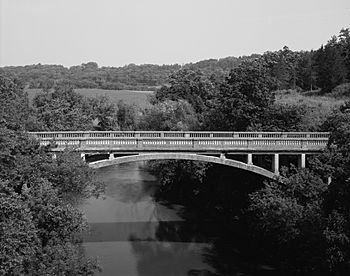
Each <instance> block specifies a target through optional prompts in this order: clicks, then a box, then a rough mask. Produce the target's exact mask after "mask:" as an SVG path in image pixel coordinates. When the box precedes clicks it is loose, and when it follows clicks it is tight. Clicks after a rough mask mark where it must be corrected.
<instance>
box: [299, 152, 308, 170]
mask: <svg viewBox="0 0 350 276" xmlns="http://www.w3.org/2000/svg"><path fill="white" fill-rule="evenodd" d="M305 167H306V155H305V153H302V154H300V156H299V158H298V168H299V169H304V168H305Z"/></svg>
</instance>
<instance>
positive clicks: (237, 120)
mask: <svg viewBox="0 0 350 276" xmlns="http://www.w3.org/2000/svg"><path fill="white" fill-rule="evenodd" d="M271 90H272V81H271V79H270V77H269V76H268V74H267V68H266V64H265V63H264V62H263V61H262V60H261V59H258V60H254V61H251V62H243V63H242V64H241V65H239V66H238V67H237V68H235V69H233V70H232V71H231V72H230V74H229V76H228V78H227V79H226V82H225V83H223V84H222V86H221V87H220V88H219V91H218V92H217V93H216V94H215V95H214V98H213V100H212V101H211V107H210V110H209V111H208V114H207V116H206V117H207V122H206V125H207V126H206V127H207V128H209V129H215V130H235V131H242V130H246V129H247V128H248V127H249V126H250V125H255V124H257V123H258V122H259V121H260V117H261V115H262V114H263V113H264V112H265V111H266V109H267V108H269V106H270V105H272V103H273V101H274V94H273V93H272V91H271Z"/></svg>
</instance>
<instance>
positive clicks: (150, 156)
mask: <svg viewBox="0 0 350 276" xmlns="http://www.w3.org/2000/svg"><path fill="white" fill-rule="evenodd" d="M150 160H190V161H201V162H209V163H215V164H221V165H225V166H230V167H234V168H238V169H242V170H246V171H250V172H253V173H256V174H259V175H262V176H265V177H266V178H269V179H275V178H276V175H275V174H274V173H273V172H270V171H268V170H266V169H263V168H261V167H258V166H255V165H252V164H246V163H243V162H240V161H236V160H232V159H226V158H219V157H214V156H208V155H200V154H194V153H144V154H138V155H128V156H122V157H117V158H114V159H108V160H100V161H95V162H91V163H89V166H90V167H92V168H102V167H107V166H112V165H117V164H123V163H130V162H137V161H150Z"/></svg>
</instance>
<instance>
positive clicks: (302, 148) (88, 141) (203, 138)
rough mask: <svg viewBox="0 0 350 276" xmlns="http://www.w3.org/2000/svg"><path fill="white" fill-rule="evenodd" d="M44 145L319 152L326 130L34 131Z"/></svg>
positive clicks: (99, 148) (90, 149)
mask: <svg viewBox="0 0 350 276" xmlns="http://www.w3.org/2000/svg"><path fill="white" fill-rule="evenodd" d="M31 135H33V136H35V137H37V138H38V139H39V140H40V143H41V145H48V144H49V143H50V142H52V141H54V142H55V144H56V145H57V148H56V149H55V150H56V151H61V150H63V149H64V148H65V147H67V146H68V147H75V148H76V149H77V150H79V151H84V152H164V151H166V152H232V153H239V152H318V151H321V150H322V149H323V148H324V147H325V146H326V145H327V142H328V136H329V133H325V132H199V131H192V132H183V131H176V132H175V131H105V132H97V131H89V132H82V131H74V132H71V131H69V132H68V131H65V132H32V133H31Z"/></svg>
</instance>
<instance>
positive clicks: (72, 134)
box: [31, 131, 329, 139]
mask: <svg viewBox="0 0 350 276" xmlns="http://www.w3.org/2000/svg"><path fill="white" fill-rule="evenodd" d="M31 134H32V135H34V136H36V137H38V138H39V139H43V138H117V137H123V138H128V137H129V138H327V139H328V136H329V133H328V132H223V131H217V132H212V131H57V132H31Z"/></svg>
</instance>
